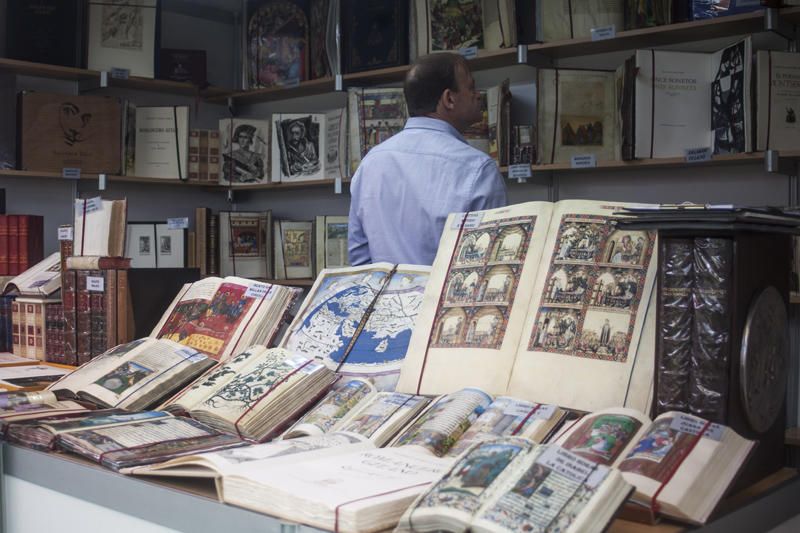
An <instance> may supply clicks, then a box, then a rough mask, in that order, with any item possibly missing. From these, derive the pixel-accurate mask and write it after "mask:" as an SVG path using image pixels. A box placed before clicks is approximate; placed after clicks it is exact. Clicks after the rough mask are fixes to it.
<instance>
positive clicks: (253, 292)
mask: <svg viewBox="0 0 800 533" xmlns="http://www.w3.org/2000/svg"><path fill="white" fill-rule="evenodd" d="M269 289H270V286H269V285H267V284H266V283H254V284H253V285H250V286H249V287H247V290H246V291H245V293H244V297H245V298H263V297H265V296H266V295H268V294H269Z"/></svg>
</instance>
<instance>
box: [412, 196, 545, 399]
mask: <svg viewBox="0 0 800 533" xmlns="http://www.w3.org/2000/svg"><path fill="white" fill-rule="evenodd" d="M552 209H553V204H551V203H549V202H529V203H524V204H518V205H513V206H509V207H504V208H500V209H490V210H487V211H476V212H473V213H470V214H469V216H468V217H467V219H466V220H465V219H464V216H463V215H462V214H458V213H455V214H451V215H450V216H449V217H448V218H447V223H446V225H445V228H444V232H443V233H442V238H441V241H440V242H439V250H438V252H437V254H436V259H435V261H434V263H433V268H432V270H431V275H430V279H429V281H428V286H427V290H426V291H425V295H424V297H423V301H422V307H421V309H420V312H419V317H418V318H417V323H416V326H415V328H414V331H413V333H412V335H411V340H410V342H409V349H408V354H407V355H406V358H405V361H404V363H403V368H402V372H401V374H400V380H399V382H398V385H397V390H398V391H401V392H409V393H414V394H445V393H448V392H452V391H454V390H457V389H459V388H461V387H478V388H480V389H483V390H485V391H487V392H489V393H491V394H504V393H505V392H506V386H507V384H508V378H509V375H510V374H511V368H512V366H513V365H514V356H515V352H516V350H517V346H518V344H519V340H520V336H521V335H522V333H523V329H522V328H523V323H524V321H525V315H526V314H527V311H528V305H529V302H530V299H531V295H532V292H533V284H534V281H535V279H536V274H537V269H538V267H539V260H540V257H541V255H542V250H543V248H544V243H545V239H546V237H547V232H548V227H549V223H550V213H551V211H552ZM517 396H520V397H522V396H521V395H517ZM525 399H528V398H525ZM534 401H537V400H535V399H534Z"/></svg>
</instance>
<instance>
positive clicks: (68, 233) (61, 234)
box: [58, 226, 72, 241]
mask: <svg viewBox="0 0 800 533" xmlns="http://www.w3.org/2000/svg"><path fill="white" fill-rule="evenodd" d="M58 240H59V241H71V240H72V226H69V227H67V228H58Z"/></svg>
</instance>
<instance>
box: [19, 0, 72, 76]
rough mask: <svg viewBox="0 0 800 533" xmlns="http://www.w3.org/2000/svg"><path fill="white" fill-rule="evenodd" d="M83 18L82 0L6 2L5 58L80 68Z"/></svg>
mask: <svg viewBox="0 0 800 533" xmlns="http://www.w3.org/2000/svg"><path fill="white" fill-rule="evenodd" d="M85 18H86V2H85V0H71V1H69V2H64V1H63V0H36V1H35V2H31V1H30V0H9V2H8V4H7V6H6V53H5V56H6V57H8V58H9V59H19V60H22V61H33V62H34V63H45V64H48V65H61V66H64V67H77V68H80V67H82V66H83V59H84V42H83V34H84V31H83V28H84V22H85Z"/></svg>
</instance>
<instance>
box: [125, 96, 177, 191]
mask: <svg viewBox="0 0 800 533" xmlns="http://www.w3.org/2000/svg"><path fill="white" fill-rule="evenodd" d="M135 128H136V134H135V144H136V146H135V152H136V159H135V163H134V174H135V175H136V176H140V177H144V178H163V179H173V180H175V179H177V180H181V181H185V180H188V179H189V107H188V106H157V107H144V106H139V107H137V108H136V125H135Z"/></svg>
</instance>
